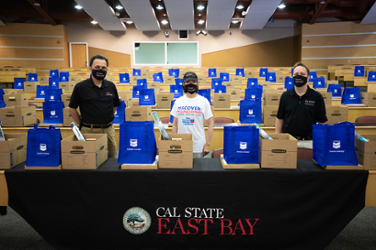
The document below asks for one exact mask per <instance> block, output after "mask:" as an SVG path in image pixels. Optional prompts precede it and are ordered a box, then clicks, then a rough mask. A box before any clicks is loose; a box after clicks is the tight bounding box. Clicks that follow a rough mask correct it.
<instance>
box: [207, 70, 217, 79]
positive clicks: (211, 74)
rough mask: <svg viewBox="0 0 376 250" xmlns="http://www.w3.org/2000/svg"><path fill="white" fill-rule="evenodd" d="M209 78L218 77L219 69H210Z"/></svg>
mask: <svg viewBox="0 0 376 250" xmlns="http://www.w3.org/2000/svg"><path fill="white" fill-rule="evenodd" d="M208 77H217V69H216V68H212V69H208Z"/></svg>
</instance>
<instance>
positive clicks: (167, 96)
mask: <svg viewBox="0 0 376 250" xmlns="http://www.w3.org/2000/svg"><path fill="white" fill-rule="evenodd" d="M172 100H174V94H173V93H167V92H165V93H159V94H158V95H157V108H163V109H170V108H171V101H172Z"/></svg>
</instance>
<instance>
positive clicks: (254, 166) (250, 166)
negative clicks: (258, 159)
mask: <svg viewBox="0 0 376 250" xmlns="http://www.w3.org/2000/svg"><path fill="white" fill-rule="evenodd" d="M220 160H221V164H222V167H223V168H224V169H258V168H260V164H228V163H227V162H226V161H225V159H224V158H223V155H222V154H221V156H220Z"/></svg>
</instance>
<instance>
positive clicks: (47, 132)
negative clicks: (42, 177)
mask: <svg viewBox="0 0 376 250" xmlns="http://www.w3.org/2000/svg"><path fill="white" fill-rule="evenodd" d="M60 142H61V133H60V129H55V127H54V126H50V127H49V128H38V124H35V125H34V128H33V129H29V130H28V132H27V150H26V166H27V167H33V166H38V167H58V166H59V165H60V164H61V145H60Z"/></svg>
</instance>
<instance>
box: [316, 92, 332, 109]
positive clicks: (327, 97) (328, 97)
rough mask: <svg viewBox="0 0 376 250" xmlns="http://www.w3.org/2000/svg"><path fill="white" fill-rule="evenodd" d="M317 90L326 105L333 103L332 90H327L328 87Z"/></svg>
mask: <svg viewBox="0 0 376 250" xmlns="http://www.w3.org/2000/svg"><path fill="white" fill-rule="evenodd" d="M316 91H317V92H320V94H321V95H322V98H323V99H324V103H325V106H328V105H332V92H326V89H316Z"/></svg>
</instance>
